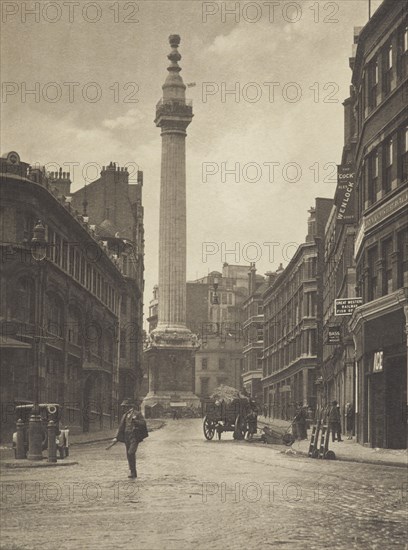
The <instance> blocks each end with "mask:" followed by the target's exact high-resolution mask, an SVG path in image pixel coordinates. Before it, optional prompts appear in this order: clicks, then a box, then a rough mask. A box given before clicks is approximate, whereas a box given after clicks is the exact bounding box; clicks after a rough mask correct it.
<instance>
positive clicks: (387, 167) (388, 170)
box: [383, 139, 393, 193]
mask: <svg viewBox="0 0 408 550" xmlns="http://www.w3.org/2000/svg"><path fill="white" fill-rule="evenodd" d="M392 158H393V145H392V139H389V140H387V141H386V142H385V144H384V152H383V159H384V160H383V166H384V176H383V190H384V193H389V192H390V191H391V182H392Z"/></svg>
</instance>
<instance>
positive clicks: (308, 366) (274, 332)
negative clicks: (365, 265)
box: [262, 198, 333, 420]
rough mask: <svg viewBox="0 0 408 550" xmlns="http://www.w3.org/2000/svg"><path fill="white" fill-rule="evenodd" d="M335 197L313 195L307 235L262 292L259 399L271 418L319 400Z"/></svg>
mask: <svg viewBox="0 0 408 550" xmlns="http://www.w3.org/2000/svg"><path fill="white" fill-rule="evenodd" d="M332 205H333V201H332V200H331V199H323V198H317V199H316V206H315V208H311V209H310V211H309V212H310V217H309V221H308V234H307V237H306V242H304V243H302V244H301V245H300V246H299V247H298V249H297V251H296V252H295V254H294V256H293V257H292V259H291V260H290V262H289V264H288V265H287V266H286V268H285V269H284V270H283V271H281V272H280V273H279V274H278V277H276V279H275V280H274V281H273V282H272V284H271V285H270V286H268V288H267V289H266V291H265V292H264V294H263V311H264V344H263V378H262V386H263V401H264V404H265V405H267V407H268V411H269V414H270V415H272V416H273V417H274V418H282V419H286V420H288V419H291V418H293V414H294V411H295V408H296V403H298V402H302V404H303V405H304V406H309V407H311V408H312V409H314V408H315V407H316V404H317V390H316V385H315V381H316V379H317V377H318V376H319V375H320V367H321V350H322V308H323V294H322V290H323V288H322V269H323V268H322V265H323V238H324V228H325V225H326V223H327V220H328V217H329V214H330V210H331V208H332Z"/></svg>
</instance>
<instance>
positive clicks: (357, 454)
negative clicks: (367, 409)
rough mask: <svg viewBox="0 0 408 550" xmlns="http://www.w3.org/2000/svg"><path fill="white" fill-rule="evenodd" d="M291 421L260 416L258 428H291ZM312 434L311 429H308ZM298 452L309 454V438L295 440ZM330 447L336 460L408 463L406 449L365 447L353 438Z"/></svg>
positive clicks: (385, 463)
mask: <svg viewBox="0 0 408 550" xmlns="http://www.w3.org/2000/svg"><path fill="white" fill-rule="evenodd" d="M290 424H291V423H290V422H288V421H286V420H280V419H273V420H272V419H270V418H268V417H264V416H258V428H260V429H262V427H263V426H265V425H267V426H270V427H271V428H274V427H275V428H278V429H280V431H282V430H284V429H287V428H289V426H290ZM308 435H309V436H310V430H308ZM291 448H292V449H293V451H295V452H296V453H299V454H302V455H307V454H308V451H309V440H303V441H295V443H293V445H292V447H291ZM329 449H330V450H332V451H334V452H335V454H336V460H344V461H348V462H360V463H365V464H380V465H384V466H398V467H402V468H406V467H407V465H408V460H407V459H408V453H407V450H405V449H378V448H375V449H373V448H371V447H365V446H364V445H360V444H359V443H357V442H356V440H355V438H353V439H344V440H343V442H338V441H335V442H334V443H332V442H331V441H330V443H329Z"/></svg>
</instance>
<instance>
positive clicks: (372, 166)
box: [367, 151, 378, 204]
mask: <svg viewBox="0 0 408 550" xmlns="http://www.w3.org/2000/svg"><path fill="white" fill-rule="evenodd" d="M368 171H369V175H368V193H367V197H368V203H369V204H373V203H374V202H375V201H376V199H377V189H378V151H374V152H373V153H371V155H370V157H369V161H368Z"/></svg>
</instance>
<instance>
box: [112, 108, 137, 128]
mask: <svg viewBox="0 0 408 550" xmlns="http://www.w3.org/2000/svg"><path fill="white" fill-rule="evenodd" d="M145 118H146V115H145V114H144V113H142V112H141V111H140V110H139V109H129V110H128V112H127V113H126V114H125V115H123V116H118V117H116V118H107V119H105V120H103V121H102V126H104V127H105V128H109V129H110V130H116V129H117V128H132V127H134V126H136V125H137V124H138V123H140V122H142V121H143V120H144V119H145Z"/></svg>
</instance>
